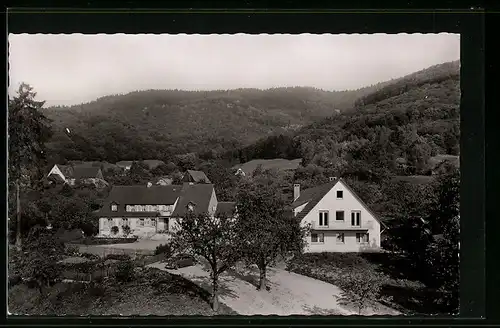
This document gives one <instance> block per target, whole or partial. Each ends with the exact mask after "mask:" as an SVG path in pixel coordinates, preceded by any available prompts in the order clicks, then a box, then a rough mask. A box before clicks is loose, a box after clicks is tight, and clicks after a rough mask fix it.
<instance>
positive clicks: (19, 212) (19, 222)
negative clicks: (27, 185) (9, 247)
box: [16, 179, 22, 250]
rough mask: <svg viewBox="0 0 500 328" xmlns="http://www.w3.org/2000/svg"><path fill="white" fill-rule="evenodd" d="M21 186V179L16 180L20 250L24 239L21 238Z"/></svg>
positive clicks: (18, 243) (17, 244)
mask: <svg viewBox="0 0 500 328" xmlns="http://www.w3.org/2000/svg"><path fill="white" fill-rule="evenodd" d="M19 189H20V187H19V179H18V180H16V220H17V227H16V247H17V248H18V250H21V246H22V240H21V198H20V196H19V194H20V190H19Z"/></svg>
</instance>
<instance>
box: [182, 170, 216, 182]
mask: <svg viewBox="0 0 500 328" xmlns="http://www.w3.org/2000/svg"><path fill="white" fill-rule="evenodd" d="M186 174H189V175H190V176H191V178H193V181H194V182H206V183H210V180H209V179H208V177H207V176H206V174H205V172H203V171H194V170H187V173H186Z"/></svg>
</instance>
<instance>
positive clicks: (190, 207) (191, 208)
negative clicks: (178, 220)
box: [187, 203, 194, 212]
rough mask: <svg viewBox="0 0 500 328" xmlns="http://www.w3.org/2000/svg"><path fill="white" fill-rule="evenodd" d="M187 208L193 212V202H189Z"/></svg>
mask: <svg viewBox="0 0 500 328" xmlns="http://www.w3.org/2000/svg"><path fill="white" fill-rule="evenodd" d="M187 209H188V211H189V212H193V211H194V204H193V203H189V204H188V206H187Z"/></svg>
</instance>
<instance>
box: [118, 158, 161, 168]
mask: <svg viewBox="0 0 500 328" xmlns="http://www.w3.org/2000/svg"><path fill="white" fill-rule="evenodd" d="M134 162H143V163H144V164H146V165H147V166H148V167H149V169H150V170H152V169H154V168H156V167H158V166H160V165H162V164H165V162H163V161H160V160H159V159H145V160H135V161H120V162H117V163H116V165H117V166H119V167H125V166H132V163H134Z"/></svg>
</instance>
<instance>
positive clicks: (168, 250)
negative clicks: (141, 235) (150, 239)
mask: <svg viewBox="0 0 500 328" xmlns="http://www.w3.org/2000/svg"><path fill="white" fill-rule="evenodd" d="M159 254H165V257H170V256H172V246H171V245H170V244H161V245H159V246H157V247H156V249H155V255H159Z"/></svg>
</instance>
